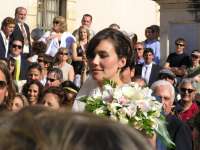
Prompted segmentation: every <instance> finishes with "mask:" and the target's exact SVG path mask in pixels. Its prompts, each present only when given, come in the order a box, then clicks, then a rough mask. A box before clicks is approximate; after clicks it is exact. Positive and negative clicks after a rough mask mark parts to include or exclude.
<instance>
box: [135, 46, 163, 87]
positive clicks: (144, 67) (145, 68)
mask: <svg viewBox="0 0 200 150" xmlns="http://www.w3.org/2000/svg"><path fill="white" fill-rule="evenodd" d="M153 59H154V53H153V50H152V49H151V48H145V50H144V64H137V65H136V66H135V76H140V77H142V78H144V79H145V80H146V82H147V84H148V85H149V86H151V84H152V83H153V82H155V81H156V80H157V79H158V74H159V71H160V69H161V67H160V66H159V65H157V64H155V63H154V61H153Z"/></svg>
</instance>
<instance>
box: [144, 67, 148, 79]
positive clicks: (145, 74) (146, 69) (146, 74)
mask: <svg viewBox="0 0 200 150" xmlns="http://www.w3.org/2000/svg"><path fill="white" fill-rule="evenodd" d="M144 78H145V80H146V82H147V83H148V80H149V79H148V66H145V72H144Z"/></svg>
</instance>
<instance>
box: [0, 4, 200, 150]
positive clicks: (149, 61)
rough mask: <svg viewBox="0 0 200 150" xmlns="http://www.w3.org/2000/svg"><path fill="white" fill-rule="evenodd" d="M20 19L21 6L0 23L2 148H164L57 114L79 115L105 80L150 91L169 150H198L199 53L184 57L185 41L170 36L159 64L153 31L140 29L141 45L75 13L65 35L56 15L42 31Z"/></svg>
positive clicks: (84, 117)
mask: <svg viewBox="0 0 200 150" xmlns="http://www.w3.org/2000/svg"><path fill="white" fill-rule="evenodd" d="M26 15H27V10H26V8H24V7H17V8H16V10H15V18H12V17H6V18H5V19H4V20H3V21H2V25H1V31H0V108H1V113H2V114H0V116H1V117H2V118H0V136H2V138H3V137H6V138H3V139H4V140H1V141H0V147H1V148H2V149H9V148H10V149H14V148H16V149H21V150H23V149H26V148H27V147H28V149H36V148H37V149H41V150H45V149H70V150H73V149H74V150H76V149H79V150H85V149H99V150H100V149H105V150H106V149H108V150H116V149H119V150H125V149H126V150H129V149H130V150H131V149H135V150H136V149H143V150H145V149H149V150H150V149H157V150H166V149H167V147H166V146H165V145H164V144H163V143H162V142H161V141H160V139H159V138H157V139H156V141H155V146H151V145H150V144H149V143H148V141H147V140H146V139H145V138H144V137H143V136H142V135H140V133H138V132H137V131H135V130H134V129H130V128H129V127H126V126H124V125H120V124H118V123H116V122H112V121H110V120H106V119H102V118H98V117H97V116H93V115H91V114H85V113H75V112H65V110H66V109H67V110H69V111H78V112H83V111H84V109H85V104H84V103H83V102H81V101H80V100H79V99H80V98H81V97H82V96H88V95H90V94H91V93H92V92H94V91H95V90H99V91H102V87H103V84H104V81H105V80H112V81H114V82H115V83H116V85H117V86H122V85H124V84H126V83H130V82H135V83H138V85H139V86H140V87H142V88H143V87H149V88H151V89H152V91H153V95H154V96H155V97H156V98H157V100H158V101H160V102H161V103H162V104H163V113H164V116H165V117H166V121H167V130H168V132H169V134H170V137H171V139H172V141H173V142H174V143H175V145H176V148H175V149H176V150H198V149H200V141H199V140H200V122H199V119H200V115H199V108H200V96H199V94H200V93H199V92H200V91H199V90H200V89H199V87H200V50H199V49H195V50H193V51H192V53H191V54H189V52H187V47H186V44H187V41H185V39H184V38H182V37H180V38H177V39H176V41H175V45H176V49H175V52H173V53H170V54H169V56H168V57H167V59H166V61H164V62H165V64H164V65H161V63H160V62H161V60H160V53H161V50H160V41H159V31H160V29H159V26H157V25H151V26H149V27H147V28H146V29H145V36H146V40H145V41H138V37H137V35H136V34H132V35H128V34H127V33H125V32H123V31H121V30H120V26H119V25H118V24H116V23H113V24H111V25H110V26H109V27H105V29H103V30H101V31H99V32H97V33H95V32H94V31H93V30H92V28H91V24H92V15H90V14H84V15H83V17H82V20H81V25H80V27H79V28H78V29H76V30H74V32H73V33H70V32H68V31H67V25H66V20H65V18H64V17H62V16H57V17H55V18H54V19H53V22H52V24H53V26H52V29H51V30H50V31H47V32H45V33H44V32H43V31H42V30H41V29H39V28H36V29H33V30H32V31H30V29H29V26H28V25H27V24H26V23H25V20H26ZM94 89H95V90H94ZM63 111H64V112H63ZM5 112H6V113H5ZM10 113H11V114H10ZM22 120H23V121H22ZM24 120H27V121H24ZM54 120H55V121H54ZM56 122H57V123H56ZM6 126H8V127H6ZM33 126H35V127H33ZM30 130H31V136H30V134H28V131H30ZM131 130H132V131H131ZM19 138H22V140H21V141H20V140H19ZM28 139H29V141H28ZM9 140H10V141H9ZM10 143H11V144H10ZM20 144H21V145H20Z"/></svg>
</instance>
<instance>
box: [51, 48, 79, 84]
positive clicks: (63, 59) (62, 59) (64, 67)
mask: <svg viewBox="0 0 200 150" xmlns="http://www.w3.org/2000/svg"><path fill="white" fill-rule="evenodd" d="M68 59H69V51H68V49H67V48H59V50H58V53H57V54H56V64H55V67H57V68H59V69H60V70H61V71H62V73H63V80H64V81H65V80H67V81H68V80H69V81H72V82H73V81H74V76H75V75H74V68H73V66H72V65H70V64H68V63H67V61H68Z"/></svg>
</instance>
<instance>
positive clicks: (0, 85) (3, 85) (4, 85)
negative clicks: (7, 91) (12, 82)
mask: <svg viewBox="0 0 200 150" xmlns="http://www.w3.org/2000/svg"><path fill="white" fill-rule="evenodd" d="M6 85H7V83H6V81H0V89H3V88H5V87H6Z"/></svg>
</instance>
